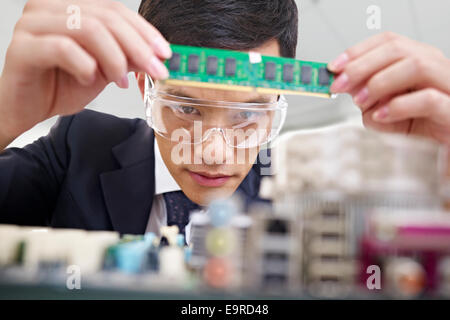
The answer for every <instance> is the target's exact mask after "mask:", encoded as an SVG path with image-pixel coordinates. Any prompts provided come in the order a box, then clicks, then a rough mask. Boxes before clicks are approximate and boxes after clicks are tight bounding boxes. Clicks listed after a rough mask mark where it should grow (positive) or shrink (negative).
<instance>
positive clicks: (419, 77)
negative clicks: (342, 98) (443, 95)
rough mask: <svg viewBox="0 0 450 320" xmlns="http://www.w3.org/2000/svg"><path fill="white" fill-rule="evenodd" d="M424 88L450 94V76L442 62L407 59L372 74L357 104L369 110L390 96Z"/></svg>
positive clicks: (360, 92) (359, 95)
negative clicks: (431, 88)
mask: <svg viewBox="0 0 450 320" xmlns="http://www.w3.org/2000/svg"><path fill="white" fill-rule="evenodd" d="M449 69H450V68H449ZM424 87H433V88H436V89H438V90H442V91H444V92H450V74H448V72H445V68H443V67H442V64H441V63H440V62H439V61H436V60H426V61H424V60H421V59H417V58H406V59H403V60H400V61H398V62H396V63H394V64H392V65H391V66H389V67H387V68H385V69H383V70H382V71H380V72H378V73H376V74H375V75H373V76H372V77H371V78H370V79H369V81H368V82H367V85H366V86H365V87H364V88H363V89H361V90H360V91H359V92H358V93H357V94H356V96H355V103H356V104H357V105H359V106H360V108H361V109H362V110H366V109H367V108H369V107H371V106H372V105H373V104H374V103H376V102H377V101H379V100H382V99H384V98H386V97H388V96H391V95H394V94H398V93H402V92H404V91H408V90H415V89H420V88H424Z"/></svg>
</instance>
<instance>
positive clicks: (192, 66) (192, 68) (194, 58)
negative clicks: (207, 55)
mask: <svg viewBox="0 0 450 320" xmlns="http://www.w3.org/2000/svg"><path fill="white" fill-rule="evenodd" d="M198 64H199V59H198V55H196V54H191V55H190V56H189V60H188V71H189V72H190V73H197V72H198Z"/></svg>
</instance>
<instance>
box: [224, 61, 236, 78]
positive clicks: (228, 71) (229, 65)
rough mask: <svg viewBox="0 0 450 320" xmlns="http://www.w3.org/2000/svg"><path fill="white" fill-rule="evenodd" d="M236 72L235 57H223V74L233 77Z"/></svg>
mask: <svg viewBox="0 0 450 320" xmlns="http://www.w3.org/2000/svg"><path fill="white" fill-rule="evenodd" d="M235 74H236V59H234V58H226V59H225V75H226V76H228V77H233V76H234V75H235Z"/></svg>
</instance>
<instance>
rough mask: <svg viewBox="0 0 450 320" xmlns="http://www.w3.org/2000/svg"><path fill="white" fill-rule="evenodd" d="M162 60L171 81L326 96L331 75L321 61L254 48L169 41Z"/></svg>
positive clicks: (209, 86)
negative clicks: (169, 55)
mask: <svg viewBox="0 0 450 320" xmlns="http://www.w3.org/2000/svg"><path fill="white" fill-rule="evenodd" d="M171 48H172V52H173V56H172V58H171V59H170V60H168V61H166V65H167V66H168V69H169V79H166V80H165V83H167V84H172V85H183V86H193V87H200V88H215V89H223V90H237V91H245V92H250V91H257V92H261V93H273V94H283V93H284V94H305V95H315V96H321V97H330V96H331V94H330V85H331V84H332V82H333V80H334V75H333V74H332V73H329V72H328V71H327V69H326V64H325V63H320V62H312V61H302V60H295V59H290V58H284V57H273V56H264V55H261V54H259V53H256V52H249V53H246V52H241V51H231V50H223V49H213V48H203V47H192V46H182V45H171Z"/></svg>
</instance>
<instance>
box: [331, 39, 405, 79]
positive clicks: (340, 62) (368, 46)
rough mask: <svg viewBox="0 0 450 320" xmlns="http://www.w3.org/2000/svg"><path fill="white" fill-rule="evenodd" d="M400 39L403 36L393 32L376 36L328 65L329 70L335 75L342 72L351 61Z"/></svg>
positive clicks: (349, 49)
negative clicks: (383, 44) (384, 44)
mask: <svg viewBox="0 0 450 320" xmlns="http://www.w3.org/2000/svg"><path fill="white" fill-rule="evenodd" d="M400 37H402V36H400V35H398V34H395V33H392V32H383V33H379V34H376V35H374V36H372V37H370V38H368V39H366V40H364V41H362V42H359V43H358V44H356V45H354V46H352V47H350V48H348V49H347V50H345V52H344V53H342V54H341V55H339V56H338V57H337V58H336V59H335V60H334V61H332V62H330V63H329V64H328V69H329V70H330V71H332V72H335V73H337V72H341V71H342V70H343V69H344V67H345V65H346V64H347V63H348V62H350V61H351V60H354V59H356V58H357V57H359V56H361V55H363V54H364V53H366V52H368V51H369V50H372V49H373V48H375V47H377V46H379V45H380V44H382V43H385V42H389V41H391V40H394V39H398V38H400Z"/></svg>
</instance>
